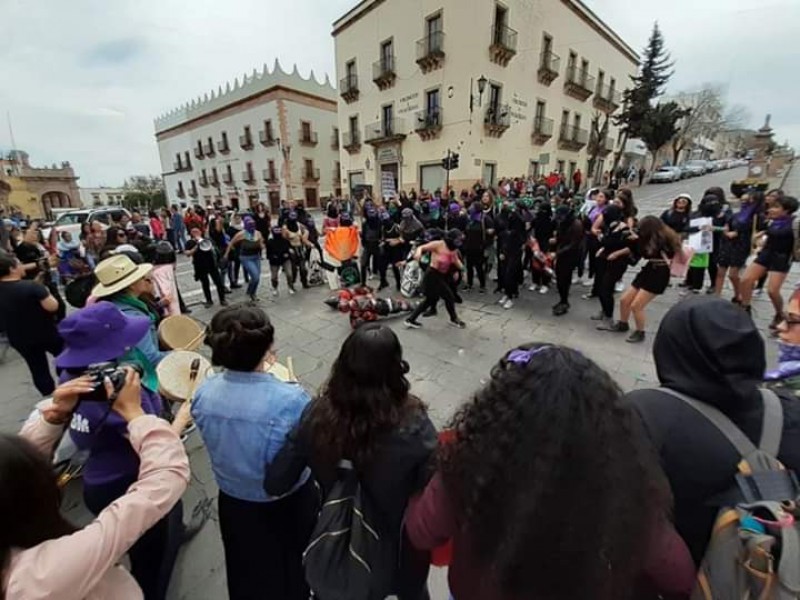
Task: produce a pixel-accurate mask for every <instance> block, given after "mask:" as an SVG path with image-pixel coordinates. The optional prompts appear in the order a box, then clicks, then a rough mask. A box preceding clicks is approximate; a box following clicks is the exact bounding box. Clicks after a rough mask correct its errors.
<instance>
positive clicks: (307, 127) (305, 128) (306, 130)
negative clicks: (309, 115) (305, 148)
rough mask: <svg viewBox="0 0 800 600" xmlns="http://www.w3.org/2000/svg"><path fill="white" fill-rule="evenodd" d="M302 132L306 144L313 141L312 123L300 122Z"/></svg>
mask: <svg viewBox="0 0 800 600" xmlns="http://www.w3.org/2000/svg"><path fill="white" fill-rule="evenodd" d="M300 132H301V133H302V136H303V141H304V142H310V141H311V123H309V122H308V121H300Z"/></svg>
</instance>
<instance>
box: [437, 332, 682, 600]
mask: <svg viewBox="0 0 800 600" xmlns="http://www.w3.org/2000/svg"><path fill="white" fill-rule="evenodd" d="M516 351H517V352H520V353H522V357H521V358H519V357H517V356H515V355H514V352H515V351H511V352H509V353H508V354H506V355H505V356H504V357H503V358H502V359H501V360H500V362H499V363H498V364H497V365H496V366H495V367H493V369H492V372H491V380H490V381H489V382H488V383H487V384H486V385H485V386H484V387H483V388H482V389H480V390H479V391H478V392H477V393H476V394H475V396H474V398H473V399H472V401H471V402H469V403H468V404H466V405H465V406H464V407H462V408H461V409H460V410H459V411H458V412H457V413H456V415H455V417H454V418H453V421H452V424H451V428H452V429H453V430H454V433H455V441H454V442H453V443H452V444H449V445H446V446H445V447H444V448H443V449H442V451H441V452H440V456H439V462H440V471H441V474H442V478H443V481H444V484H445V486H446V488H447V490H448V493H449V495H450V497H451V499H452V501H453V503H454V508H455V510H456V514H457V515H458V517H459V520H460V522H461V524H462V527H463V528H464V531H465V534H466V535H467V536H468V539H469V540H470V546H471V548H472V549H473V551H474V552H475V553H476V554H475V555H476V558H477V559H478V560H479V561H480V562H481V564H482V565H483V566H484V568H485V569H486V572H487V573H491V575H490V577H491V578H492V579H493V580H494V581H495V582H496V585H497V586H498V587H499V588H500V590H501V591H502V594H503V595H504V596H507V597H515V598H530V597H533V596H535V597H537V598H547V599H548V600H562V599H563V600H566V599H570V600H571V599H574V598H586V597H589V596H591V598H593V599H595V600H597V599H601V600H605V599H608V600H611V599H613V600H620V599H624V598H628V597H630V596H631V594H632V588H633V587H634V586H633V585H632V582H633V581H634V580H635V579H636V576H637V574H638V573H639V572H640V570H641V566H642V561H643V556H644V555H645V550H646V548H647V546H648V543H649V541H650V536H651V533H652V532H653V530H654V527H656V525H657V524H659V519H660V518H663V517H665V516H666V514H667V512H668V510H669V506H670V503H671V496H670V491H669V486H668V483H667V481H666V478H665V477H664V475H663V473H662V472H661V469H660V466H659V463H658V459H657V458H656V455H655V452H654V450H653V449H652V447H651V445H650V443H649V440H648V439H647V438H646V434H645V433H644V430H643V427H642V425H641V422H640V420H639V418H638V417H637V416H636V415H635V414H634V412H633V410H632V409H631V408H630V407H628V406H627V405H625V404H624V403H623V397H622V392H621V390H620V389H619V387H618V386H617V385H616V384H615V383H614V381H613V380H612V379H611V377H610V376H609V375H608V374H607V373H606V372H605V371H603V370H602V369H601V368H600V367H598V366H597V365H596V364H595V363H593V362H592V361H591V360H589V359H588V358H586V357H584V356H583V355H581V354H579V353H578V352H576V351H575V350H571V349H569V348H565V347H562V346H556V345H538V344H527V345H524V346H520V347H519V348H517V349H516ZM531 351H532V352H531ZM526 352H530V354H532V356H527V357H526V355H525V353H526ZM589 591H591V593H590V594H589V593H588V592H589Z"/></svg>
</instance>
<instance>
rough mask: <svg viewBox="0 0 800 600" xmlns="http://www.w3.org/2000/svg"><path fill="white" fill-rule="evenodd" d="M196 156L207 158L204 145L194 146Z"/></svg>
mask: <svg viewBox="0 0 800 600" xmlns="http://www.w3.org/2000/svg"><path fill="white" fill-rule="evenodd" d="M194 157H195V158H199V159H203V158H205V155H204V154H203V148H202V147H200V146H195V148H194Z"/></svg>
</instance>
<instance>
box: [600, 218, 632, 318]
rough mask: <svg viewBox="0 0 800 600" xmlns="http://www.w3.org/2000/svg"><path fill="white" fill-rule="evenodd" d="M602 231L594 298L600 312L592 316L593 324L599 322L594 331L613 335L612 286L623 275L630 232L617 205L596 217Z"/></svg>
mask: <svg viewBox="0 0 800 600" xmlns="http://www.w3.org/2000/svg"><path fill="white" fill-rule="evenodd" d="M598 221H601V222H602V227H603V230H602V232H601V237H600V250H599V251H598V255H597V275H596V276H595V277H599V278H600V280H599V282H598V286H597V296H598V298H599V299H600V312H599V313H598V314H596V315H592V320H593V321H601V323H600V324H599V325H598V326H597V329H599V330H601V331H613V328H614V319H613V317H614V286H616V284H617V282H618V281H620V280H621V279H622V276H623V275H625V270H626V269H627V268H628V254H629V252H628V251H627V246H628V237H629V236H630V234H631V228H630V227H629V225H628V222H627V221H626V219H625V218H624V216H623V214H622V209H621V208H620V207H619V206H618V205H617V204H610V205H609V206H608V207H607V208H606V210H605V211H604V212H603V214H602V215H600V216H599V217H598Z"/></svg>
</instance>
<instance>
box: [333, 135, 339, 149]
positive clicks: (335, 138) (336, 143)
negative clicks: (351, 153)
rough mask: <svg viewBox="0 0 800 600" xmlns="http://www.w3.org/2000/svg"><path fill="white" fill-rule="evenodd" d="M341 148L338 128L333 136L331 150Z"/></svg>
mask: <svg viewBox="0 0 800 600" xmlns="http://www.w3.org/2000/svg"><path fill="white" fill-rule="evenodd" d="M338 149H339V131H338V130H337V131H336V133H334V134H333V135H332V136H331V150H338Z"/></svg>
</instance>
